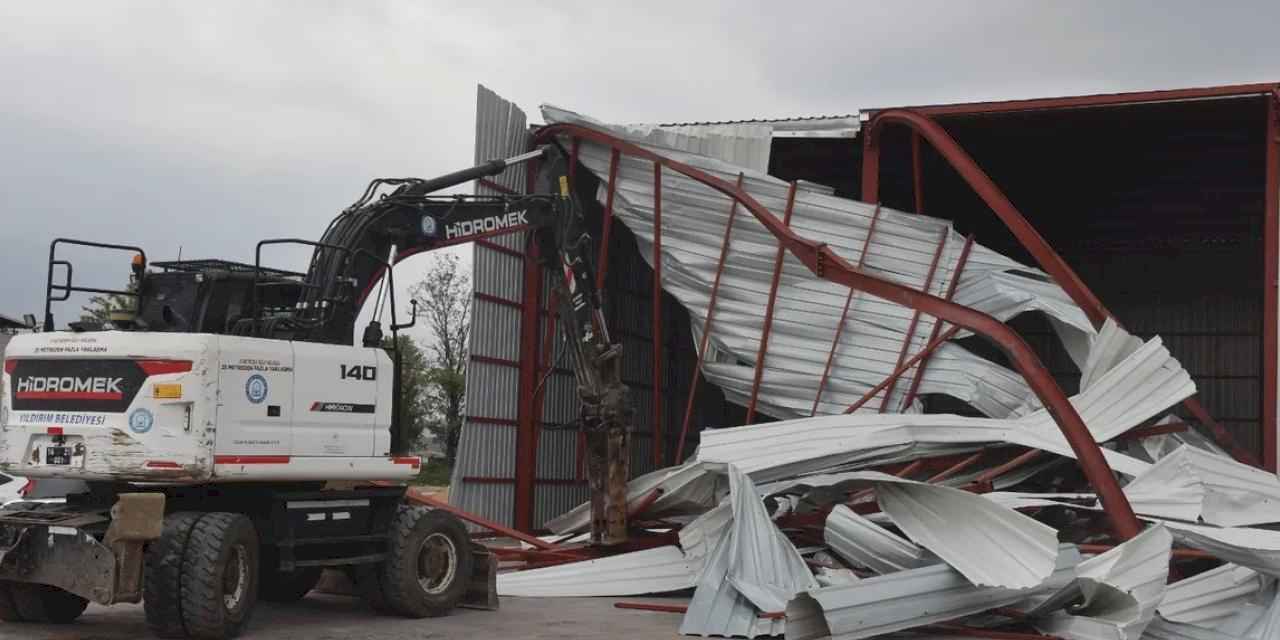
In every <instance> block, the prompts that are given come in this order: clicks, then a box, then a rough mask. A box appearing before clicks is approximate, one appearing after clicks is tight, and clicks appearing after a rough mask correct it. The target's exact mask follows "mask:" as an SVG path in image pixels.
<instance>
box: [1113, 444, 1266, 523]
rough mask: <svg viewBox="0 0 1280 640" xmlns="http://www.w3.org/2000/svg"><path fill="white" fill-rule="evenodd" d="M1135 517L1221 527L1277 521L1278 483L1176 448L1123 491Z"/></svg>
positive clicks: (1186, 447)
mask: <svg viewBox="0 0 1280 640" xmlns="http://www.w3.org/2000/svg"><path fill="white" fill-rule="evenodd" d="M1124 491H1125V495H1127V496H1128V497H1129V501H1130V502H1132V503H1134V509H1135V510H1137V511H1138V512H1139V513H1143V514H1147V515H1153V516H1160V517H1165V518H1177V519H1179V520H1189V521H1193V522H1194V521H1197V520H1203V521H1204V522H1207V523H1209V524H1216V525H1219V526H1224V527H1234V526H1241V525H1254V524H1268V523H1273V522H1280V479H1277V478H1276V476H1275V475H1274V474H1272V473H1269V472H1267V471H1263V470H1261V469H1255V468H1253V467H1250V466H1249V465H1246V464H1243V463H1240V462H1236V461H1235V460H1232V459H1231V458H1228V457H1225V456H1221V455H1218V454H1214V453H1210V452H1208V451H1203V450H1201V449H1197V448H1195V447H1192V446H1189V445H1182V446H1181V447H1179V448H1178V449H1176V450H1175V451H1174V452H1173V453H1170V454H1169V455H1167V456H1165V457H1164V458H1161V459H1160V460H1159V461H1158V462H1156V464H1155V466H1153V467H1151V469H1150V470H1149V471H1147V472H1146V473H1144V474H1143V475H1141V476H1138V477H1137V478H1135V479H1134V481H1133V482H1131V483H1130V484H1129V485H1128V486H1126V487H1125V488H1124Z"/></svg>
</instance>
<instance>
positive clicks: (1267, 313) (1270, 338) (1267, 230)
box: [1262, 87, 1280, 473]
mask: <svg viewBox="0 0 1280 640" xmlns="http://www.w3.org/2000/svg"><path fill="white" fill-rule="evenodd" d="M1266 147H1267V156H1266V165H1265V166H1266V172H1267V173H1266V176H1267V178H1266V180H1267V182H1266V187H1265V193H1264V194H1263V202H1264V204H1263V206H1264V207H1266V211H1264V212H1263V226H1262V238H1263V241H1262V242H1263V260H1264V265H1263V273H1264V278H1263V283H1264V284H1263V287H1262V292H1263V293H1262V300H1263V302H1262V309H1263V311H1262V314H1263V322H1262V362H1263V366H1262V466H1263V468H1265V469H1267V470H1268V471H1271V472H1273V473H1274V472H1275V471H1276V466H1277V464H1276V463H1277V460H1276V458H1277V454H1280V452H1278V451H1277V450H1276V447H1277V438H1276V432H1277V430H1280V426H1277V421H1276V418H1277V416H1276V413H1277V406H1276V402H1277V398H1276V387H1277V385H1280V376H1278V375H1277V365H1276V359H1277V357H1280V354H1278V353H1277V349H1278V348H1280V328H1278V327H1277V322H1278V321H1280V318H1278V317H1277V316H1278V315H1280V311H1278V310H1280V303H1278V302H1277V296H1276V287H1277V286H1280V275H1278V272H1280V236H1277V234H1280V87H1276V88H1273V89H1272V91H1271V95H1270V97H1269V100H1267V138H1266Z"/></svg>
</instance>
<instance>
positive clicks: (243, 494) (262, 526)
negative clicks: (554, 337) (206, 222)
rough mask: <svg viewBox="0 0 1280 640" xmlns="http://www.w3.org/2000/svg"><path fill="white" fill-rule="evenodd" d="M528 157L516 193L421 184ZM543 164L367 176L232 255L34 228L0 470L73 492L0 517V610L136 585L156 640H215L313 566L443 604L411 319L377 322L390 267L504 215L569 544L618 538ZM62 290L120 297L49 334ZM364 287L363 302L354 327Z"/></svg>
mask: <svg viewBox="0 0 1280 640" xmlns="http://www.w3.org/2000/svg"><path fill="white" fill-rule="evenodd" d="M528 163H533V164H534V165H535V166H537V167H538V170H537V180H536V181H535V184H536V188H535V189H534V190H533V191H534V193H531V194H527V195H495V196H464V195H440V194H439V192H440V191H441V190H442V189H445V188H447V187H452V186H455V185H460V184H463V183H465V182H468V181H471V180H475V179H478V178H483V177H486V176H494V175H497V174H500V173H502V172H503V171H505V170H507V169H509V168H511V167H513V166H516V165H521V164H528ZM567 169H568V167H567V160H566V158H565V157H564V154H563V152H561V151H560V150H559V149H557V148H556V147H554V146H547V147H542V148H540V149H538V150H535V151H532V152H529V153H526V154H523V155H520V156H517V157H514V158H510V159H506V160H494V161H491V162H487V163H485V164H482V165H479V166H476V167H472V168H469V169H465V170H462V171H458V172H454V173H450V174H447V175H443V176H440V177H437V178H434V179H427V180H424V179H416V178H403V179H378V180H374V181H373V182H371V183H370V184H369V186H368V188H367V189H366V190H365V192H364V193H363V194H362V195H361V197H360V198H359V199H358V200H357V201H356V202H355V203H353V204H352V205H351V206H349V207H347V208H346V209H345V210H343V211H342V212H341V213H340V214H339V215H338V216H337V217H336V218H334V219H333V221H332V222H331V223H330V224H329V226H328V228H327V229H326V230H325V232H324V233H323V235H322V236H321V238H320V239H319V240H318V241H310V240H302V239H294V238H284V239H269V240H263V241H261V242H259V243H258V245H257V248H256V252H255V261H254V264H251V265H250V264H243V263H237V262H231V261H227V260H187V261H167V262H154V263H148V262H147V254H146V252H145V251H144V250H143V249H142V248H141V247H136V246H130V245H124V244H106V243H101V242H89V241H81V240H70V239H64V238H59V239H56V240H54V241H53V242H52V243H51V245H50V251H49V264H48V276H47V291H46V304H45V313H44V331H42V332H40V333H33V334H28V335H22V336H17V337H15V338H14V339H13V340H12V341H11V342H9V344H8V346H7V348H6V350H5V352H4V371H3V377H2V378H0V388H2V391H3V398H4V401H5V402H4V407H3V410H2V411H0V429H2V431H0V469H3V470H4V471H6V472H9V473H14V474H18V475H22V476H28V477H32V478H68V479H78V480H83V481H85V482H87V484H88V486H89V491H87V492H85V493H82V494H77V495H70V496H67V498H66V500H65V502H64V503H57V504H48V503H18V504H14V505H9V506H8V507H6V508H5V509H3V510H0V619H2V620H4V621H7V622H24V621H27V622H55V623H58V622H69V621H71V620H74V619H75V618H76V617H77V616H79V615H80V613H81V612H83V611H84V609H85V607H86V606H87V604H88V603H89V602H96V603H98V604H103V605H109V604H115V603H121V602H139V601H142V602H143V605H144V609H145V613H146V619H147V623H148V626H149V627H150V629H151V630H152V632H153V633H155V634H156V635H158V636H160V637H194V638H213V639H219V640H220V639H222V638H229V637H234V636H236V635H237V634H239V633H240V632H241V631H242V630H243V629H244V627H245V624H246V623H247V621H248V619H249V617H250V614H251V612H252V610H253V606H254V603H255V601H256V600H257V599H258V598H260V597H261V598H263V599H269V600H276V601H288V600H294V599H298V598H301V597H303V596H304V595H305V594H306V593H307V592H308V591H309V590H310V589H312V588H313V587H314V586H315V585H316V582H317V580H318V579H319V574H320V571H321V570H322V569H325V568H330V569H340V570H343V571H345V572H347V574H348V575H349V576H350V577H351V578H352V581H353V583H354V585H355V589H356V591H357V592H359V593H360V595H362V596H364V597H365V599H366V600H368V601H369V602H370V604H372V605H373V607H374V608H375V609H378V610H381V611H386V612H390V613H394V614H399V615H403V616H411V617H424V616H434V615H439V614H441V613H444V612H446V611H448V610H449V609H450V608H452V607H454V606H455V605H457V604H458V603H459V602H460V601H462V599H463V598H464V597H466V596H467V594H468V590H469V589H472V587H473V584H474V583H475V582H476V578H475V576H476V575H478V574H482V573H483V568H482V567H479V566H478V564H479V561H478V560H477V559H476V558H475V557H474V554H473V546H472V543H471V541H470V538H469V536H468V533H467V531H466V529H465V528H464V526H463V525H462V524H461V523H460V522H459V521H458V520H457V519H456V518H455V517H454V516H452V515H450V514H448V513H445V512H444V511H440V510H431V509H427V508H425V507H423V506H420V505H415V504H410V502H409V501H407V500H406V494H405V491H406V489H405V486H404V484H403V483H404V482H405V481H407V480H409V479H410V478H412V477H413V476H415V475H416V474H417V473H418V471H419V468H420V465H421V461H420V459H419V458H418V457H417V456H415V455H412V454H411V453H410V445H411V444H412V443H410V442H409V441H408V437H407V436H406V433H407V429H406V427H407V425H406V424H405V421H404V419H403V416H402V415H401V414H400V409H399V407H400V402H398V400H397V399H398V398H399V397H400V389H401V362H400V357H401V354H400V353H399V352H398V341H396V340H394V337H395V336H396V335H397V333H398V332H399V331H401V330H403V329H405V328H407V327H409V326H412V324H413V321H412V320H411V321H409V322H406V323H400V322H398V320H397V315H396V304H395V284H394V280H393V276H392V273H393V272H392V269H391V267H392V266H393V264H394V263H395V262H396V260H397V259H398V258H400V257H403V256H406V255H409V254H412V253H417V252H421V251H428V250H431V249H435V248H438V247H442V246H447V245H453V244H458V243H462V242H468V241H472V240H476V239H478V238H484V237H490V236H494V235H498V234H504V233H515V232H519V231H527V236H526V237H527V242H529V243H532V244H536V245H537V247H538V251H537V254H538V255H539V256H540V259H541V260H542V263H543V265H544V266H545V267H546V268H549V269H553V270H554V272H555V273H556V274H558V275H557V277H553V278H552V281H553V282H554V287H555V288H556V289H557V292H558V294H559V295H557V296H556V299H557V300H559V301H560V302H559V305H558V308H557V309H556V310H555V311H556V313H557V314H558V316H559V323H558V324H559V327H560V330H561V333H562V336H563V339H564V342H565V344H566V345H567V346H568V353H569V354H570V357H571V358H572V361H573V369H574V371H575V373H576V376H577V383H578V391H579V395H580V398H581V403H580V407H581V412H580V420H579V422H578V428H579V429H581V430H582V431H583V432H584V434H585V437H586V441H587V444H588V446H587V451H588V461H587V462H588V464H587V472H588V480H589V484H590V488H591V491H592V501H591V503H592V539H593V541H594V542H597V543H601V544H617V543H621V542H623V541H625V540H626V536H627V522H626V504H625V502H626V495H625V483H626V480H627V475H628V469H627V460H628V455H627V453H628V452H627V446H628V442H627V423H628V422H629V416H630V409H629V408H628V400H627V393H626V389H625V387H624V386H623V384H622V381H621V372H620V358H621V352H620V347H619V345H618V344H616V343H614V342H613V341H612V340H611V339H610V336H609V331H608V327H607V326H606V324H605V321H604V315H603V314H602V298H601V293H600V292H599V291H597V290H596V287H595V279H594V273H593V270H594V269H593V265H592V260H591V255H592V251H591V239H590V236H589V235H588V234H587V232H586V230H585V228H584V224H583V219H582V212H581V209H580V207H579V206H578V205H577V202H576V199H575V197H574V195H573V192H572V191H571V189H570V185H569V183H568V178H567V175H568V171H567ZM530 170H531V171H532V170H533V169H532V168H531V167H530ZM274 245H302V246H305V247H308V248H309V250H310V252H311V259H310V263H309V265H308V268H307V269H306V271H305V273H299V272H291V271H287V270H282V269H274V268H268V267H264V266H263V265H262V254H263V251H264V249H266V248H268V247H272V246H274ZM73 246H78V247H88V248H93V249H97V250H103V251H116V252H123V253H124V254H126V255H129V256H131V258H130V259H131V274H132V275H131V277H130V281H131V286H130V287H128V288H125V289H101V288H93V287H87V286H81V285H80V284H78V283H76V282H75V281H74V278H73V273H74V266H73V264H72V263H71V261H69V260H66V259H64V258H63V257H60V254H59V249H63V252H64V253H65V251H66V249H67V248H68V247H73ZM384 287H385V290H386V291H387V294H388V295H387V297H386V298H384V297H383V295H382V290H383V288H384ZM375 289H376V292H375ZM83 292H90V293H96V294H100V295H118V296H125V297H126V298H127V299H128V300H130V301H131V303H132V304H131V305H128V306H129V307H130V308H128V309H127V310H126V311H124V312H116V313H114V314H113V315H112V317H111V318H110V319H109V320H107V321H106V322H101V323H93V322H87V321H80V322H73V323H71V324H70V330H55V322H54V316H53V306H52V305H53V303H56V302H60V301H64V300H67V299H68V298H70V296H71V295H72V294H73V293H83ZM384 299H385V300H388V302H387V303H386V304H385V305H384V304H382V303H383V300H384ZM367 303H371V304H375V305H378V306H379V309H380V310H379V311H378V312H377V313H375V315H374V320H372V321H370V322H369V323H368V324H367V325H366V326H364V327H362V328H361V331H360V336H359V339H355V337H354V336H355V335H356V323H357V318H358V316H359V313H360V310H361V308H362V307H363V306H365V305H366V304H367ZM388 308H389V309H390V324H389V327H388V329H389V330H390V333H391V337H392V338H393V339H392V340H390V341H389V344H390V345H391V347H390V348H384V344H388V342H387V341H385V340H384V331H383V326H382V324H381V317H382V315H383V314H382V311H384V310H385V309H388ZM411 315H412V316H413V317H414V318H416V308H415V312H414V313H412V314H411ZM512 339H517V337H515V336H513V337H512ZM523 392H530V390H523ZM482 578H483V576H482ZM480 581H481V582H483V579H481V580H480Z"/></svg>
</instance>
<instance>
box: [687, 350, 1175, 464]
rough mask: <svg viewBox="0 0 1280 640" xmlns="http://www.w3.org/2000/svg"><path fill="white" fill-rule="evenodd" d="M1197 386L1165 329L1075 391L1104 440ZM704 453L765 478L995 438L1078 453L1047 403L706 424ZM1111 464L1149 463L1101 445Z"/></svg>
mask: <svg viewBox="0 0 1280 640" xmlns="http://www.w3.org/2000/svg"><path fill="white" fill-rule="evenodd" d="M1193 393H1195V384H1194V383H1193V382H1192V381H1191V377H1190V375H1189V374H1187V372H1186V371H1185V370H1184V369H1183V368H1182V367H1181V365H1179V364H1178V362H1177V360H1175V359H1174V358H1173V357H1172V356H1171V355H1170V354H1169V351H1168V349H1166V348H1165V347H1164V346H1163V344H1162V343H1161V341H1160V340H1159V339H1158V338H1153V339H1151V340H1148V341H1147V342H1146V343H1145V344H1143V346H1142V347H1141V348H1139V349H1138V350H1136V351H1134V352H1133V353H1131V354H1130V355H1129V356H1128V357H1126V358H1124V359H1123V360H1122V361H1121V362H1120V363H1118V364H1117V365H1116V366H1114V367H1112V368H1111V369H1110V370H1108V371H1107V372H1106V373H1104V374H1102V376H1101V377H1100V378H1099V381H1098V383H1097V384H1093V385H1092V386H1090V387H1089V388H1088V389H1085V390H1084V391H1083V392H1081V393H1079V394H1077V395H1075V396H1073V397H1072V398H1071V403H1072V405H1074V406H1075V407H1076V410H1077V411H1079V412H1080V415H1081V417H1082V418H1084V421H1085V423H1086V424H1087V425H1088V426H1089V430H1090V431H1091V432H1092V433H1093V434H1094V437H1095V438H1096V439H1098V440H1099V441H1105V440H1108V439H1110V438H1113V437H1115V436H1117V435H1120V434H1121V433H1124V432H1125V431H1127V430H1129V429H1130V428H1132V427H1134V426H1137V425H1138V424H1140V423H1142V422H1143V421H1145V420H1148V419H1150V418H1152V417H1155V416H1158V415H1159V414H1160V413H1162V412H1163V411H1165V410H1166V409H1168V408H1169V407H1171V406H1173V405H1174V404H1176V403H1178V402H1179V401H1181V400H1183V399H1184V398H1187V397H1188V396H1190V395H1192V394H1193ZM701 438H702V442H701V444H700V445H699V448H698V453H697V459H698V460H702V461H714V462H728V463H732V464H734V465H736V466H738V467H739V468H740V469H742V470H743V471H745V472H747V473H748V474H750V475H751V476H752V478H753V479H755V480H757V481H770V480H778V479H783V478H792V477H796V476H798V475H800V474H803V473H816V472H822V471H830V470H832V469H834V468H837V467H844V468H856V467H867V466H873V465H876V464H885V463H887V462H893V461H896V460H903V459H909V458H915V457H920V456H921V455H924V454H925V453H926V452H927V453H940V452H961V451H968V450H973V449H976V448H978V447H980V446H983V445H986V444H991V443H1011V444H1020V445H1024V446H1029V447H1033V448H1037V449H1043V450H1045V451H1049V452H1052V453H1055V454H1058V455H1062V456H1066V457H1072V458H1073V457H1074V453H1073V452H1072V450H1071V448H1070V446H1069V445H1068V444H1067V442H1066V439H1065V438H1064V437H1063V436H1062V434H1061V432H1060V431H1059V429H1058V427H1057V425H1056V423H1054V422H1053V419H1052V417H1051V416H1050V415H1049V414H1048V412H1047V411H1045V410H1043V409H1042V410H1039V411H1036V412H1033V413H1030V414H1028V415H1025V416H1022V417H1020V418H1016V419H1011V420H1000V419H992V418H971V417H962V416H955V415H948V414H923V415H908V414H850V415H837V416H821V417H816V418H804V419H799V420H787V421H780V422H773V423H768V424H761V425H751V426H745V427H733V428H728V429H707V430H703V431H702V432H701ZM1103 455H1104V456H1106V458H1107V461H1108V463H1109V464H1110V465H1111V467H1112V468H1113V469H1115V470H1116V471H1119V472H1120V473H1124V474H1126V475H1138V474H1141V473H1143V472H1145V471H1146V470H1147V469H1149V468H1150V467H1151V465H1150V463H1147V462H1143V461H1141V460H1138V459H1136V458H1133V457H1130V456H1127V455H1124V454H1122V453H1119V452H1116V451H1110V450H1106V449H1104V450H1103Z"/></svg>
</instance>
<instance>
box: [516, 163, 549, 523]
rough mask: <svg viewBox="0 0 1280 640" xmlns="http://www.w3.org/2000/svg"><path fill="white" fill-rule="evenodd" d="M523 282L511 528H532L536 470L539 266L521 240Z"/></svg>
mask: <svg viewBox="0 0 1280 640" xmlns="http://www.w3.org/2000/svg"><path fill="white" fill-rule="evenodd" d="M535 175H537V168H536V167H534V166H530V167H529V169H528V172H527V173H526V182H527V185H526V188H527V189H528V190H529V191H532V190H533V181H534V176H535ZM525 244H526V248H525V257H524V265H523V269H524V283H523V294H522V297H521V304H522V305H523V307H522V308H521V310H520V373H519V382H520V389H521V390H522V393H521V394H520V397H519V399H518V403H517V406H516V421H517V422H518V423H519V424H518V426H517V427H516V473H515V476H516V486H515V501H514V502H515V505H514V509H515V513H514V522H515V527H516V528H517V529H520V530H522V531H531V530H533V493H534V487H535V482H534V479H535V475H536V474H537V469H538V432H537V429H538V427H537V423H538V422H539V420H540V419H541V416H539V415H537V413H536V409H537V403H536V402H535V401H534V394H533V389H534V388H535V386H536V385H537V384H538V374H539V371H538V369H539V362H538V315H539V313H538V312H539V310H540V309H541V307H542V304H541V303H542V265H540V264H538V243H536V242H528V243H525Z"/></svg>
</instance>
